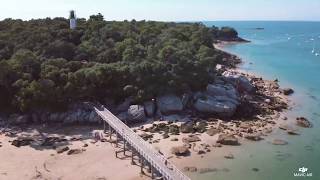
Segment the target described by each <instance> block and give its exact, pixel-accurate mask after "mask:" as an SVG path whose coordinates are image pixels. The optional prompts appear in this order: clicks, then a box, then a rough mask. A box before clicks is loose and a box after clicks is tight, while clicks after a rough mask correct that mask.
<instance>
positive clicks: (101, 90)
mask: <svg viewBox="0 0 320 180" xmlns="http://www.w3.org/2000/svg"><path fill="white" fill-rule="evenodd" d="M237 37H238V34H237V32H236V31H235V30H234V29H233V28H229V27H224V28H217V27H206V26H205V25H203V24H202V23H171V22H154V21H135V20H132V21H123V22H116V21H106V20H104V17H103V16H102V15H101V14H98V15H92V16H90V18H89V19H87V20H86V19H77V28H76V29H74V30H72V29H70V28H69V20H68V19H65V18H54V19H50V18H47V19H36V20H29V21H23V20H14V19H5V20H3V21H0V109H1V110H3V111H18V112H28V111H31V110H34V109H37V108H48V109H52V110H60V109H63V108H65V107H67V105H68V104H70V103H73V102H78V101H100V102H101V101H102V102H103V101H104V99H105V98H113V99H114V100H115V101H121V100H123V99H125V98H126V97H129V96H132V97H134V99H135V101H136V102H142V101H144V100H150V99H151V98H153V97H156V96H158V95H161V94H165V93H177V94H181V93H183V92H187V91H197V90H201V89H202V88H205V87H206V86H207V84H208V83H210V82H212V81H213V80H214V77H215V75H216V72H215V70H214V69H215V68H214V67H215V66H216V64H223V63H225V62H224V61H223V59H224V56H225V53H223V52H221V51H219V50H216V49H215V48H214V47H213V42H214V41H216V40H219V39H223V40H226V39H233V38H237Z"/></svg>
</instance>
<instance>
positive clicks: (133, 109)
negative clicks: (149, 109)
mask: <svg viewBox="0 0 320 180" xmlns="http://www.w3.org/2000/svg"><path fill="white" fill-rule="evenodd" d="M128 120H129V121H130V122H141V121H145V120H146V116H145V114H144V107H143V106H141V105H131V106H130V107H129V109H128Z"/></svg>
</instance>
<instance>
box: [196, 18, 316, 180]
mask: <svg viewBox="0 0 320 180" xmlns="http://www.w3.org/2000/svg"><path fill="white" fill-rule="evenodd" d="M204 23H205V24H206V25H208V26H212V25H216V26H226V25H227V26H232V27H235V28H236V29H237V30H238V32H239V34H240V36H241V37H243V38H245V39H248V40H250V41H252V42H251V43H247V44H238V45H229V46H226V47H225V50H227V51H229V52H231V53H234V54H236V55H238V56H240V57H241V58H242V59H243V60H244V63H243V64H242V65H241V67H240V68H241V69H244V70H245V71H248V72H253V73H255V74H258V75H261V76H262V77H264V78H266V79H276V78H278V79H279V80H280V85H281V86H282V87H292V88H293V89H295V94H294V95H293V96H292V97H291V98H290V99H291V100H292V102H293V103H294V105H293V108H292V110H290V111H289V112H288V116H289V118H290V119H291V120H293V119H294V118H295V117H297V116H305V117H307V118H309V120H311V121H312V123H313V124H314V127H313V128H312V129H300V131H301V133H302V134H301V135H300V136H289V135H286V134H285V133H284V132H282V131H281V130H276V131H275V132H274V134H273V135H272V136H270V137H267V138H266V140H264V141H262V142H259V143H250V144H246V145H245V146H243V147H241V148H239V149H238V150H235V151H234V152H233V153H235V154H236V159H234V160H232V161H227V162H225V164H224V166H225V167H226V168H229V169H230V171H229V172H218V173H217V172H216V173H209V174H205V175H199V174H193V175H191V176H192V177H193V178H194V179H206V180H207V179H213V180H228V179H238V180H242V179H243V180H270V179H272V180H292V179H293V180H295V179H307V180H319V179H320V56H315V55H314V54H312V53H311V51H312V49H313V47H315V51H316V52H318V53H320V22H231V21H230V22H204ZM257 27H262V28H265V29H264V30H256V29H254V28H257ZM279 136H280V137H281V138H282V139H285V140H287V141H288V142H289V144H288V145H286V146H274V145H271V144H270V141H271V140H272V138H273V137H279ZM207 158H210V157H207ZM208 160H209V159H208ZM209 162H210V161H209ZM209 165H211V166H212V167H214V166H215V164H214V162H212V163H211V164H210V163H209ZM255 167H256V168H259V171H258V172H254V171H252V168H255ZM300 167H306V168H308V171H307V173H312V177H294V175H293V173H297V172H299V171H298V169H299V168H300Z"/></svg>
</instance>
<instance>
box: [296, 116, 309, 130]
mask: <svg viewBox="0 0 320 180" xmlns="http://www.w3.org/2000/svg"><path fill="white" fill-rule="evenodd" d="M296 122H297V125H298V126H300V127H304V128H311V127H312V124H311V122H310V121H309V120H308V119H307V118H305V117H297V119H296Z"/></svg>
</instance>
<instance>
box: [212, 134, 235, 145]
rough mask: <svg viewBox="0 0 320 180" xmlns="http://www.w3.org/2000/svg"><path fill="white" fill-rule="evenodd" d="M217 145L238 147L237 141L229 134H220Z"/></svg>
mask: <svg viewBox="0 0 320 180" xmlns="http://www.w3.org/2000/svg"><path fill="white" fill-rule="evenodd" d="M217 143H220V144H223V145H232V146H235V145H239V141H238V139H237V138H236V137H235V136H234V135H230V134H220V135H219V137H218V140H217Z"/></svg>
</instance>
